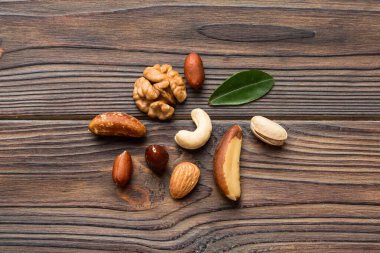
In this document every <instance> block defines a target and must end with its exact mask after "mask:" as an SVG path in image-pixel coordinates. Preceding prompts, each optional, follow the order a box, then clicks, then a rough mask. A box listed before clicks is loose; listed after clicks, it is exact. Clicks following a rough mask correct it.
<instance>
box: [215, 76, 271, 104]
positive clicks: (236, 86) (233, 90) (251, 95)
mask: <svg viewBox="0 0 380 253" xmlns="http://www.w3.org/2000/svg"><path fill="white" fill-rule="evenodd" d="M273 84H274V80H273V77H272V76H271V75H269V74H267V73H265V72H263V71H260V70H245V71H241V72H238V73H236V74H234V75H232V76H231V77H230V78H228V79H227V80H226V81H224V82H223V83H222V84H221V85H219V87H218V88H216V90H215V91H214V92H213V93H212V94H211V96H210V98H209V100H208V102H209V104H210V105H241V104H245V103H248V102H251V101H253V100H256V99H259V98H261V97H262V96H264V95H265V94H267V93H268V92H269V91H270V90H271V89H272V86H273Z"/></svg>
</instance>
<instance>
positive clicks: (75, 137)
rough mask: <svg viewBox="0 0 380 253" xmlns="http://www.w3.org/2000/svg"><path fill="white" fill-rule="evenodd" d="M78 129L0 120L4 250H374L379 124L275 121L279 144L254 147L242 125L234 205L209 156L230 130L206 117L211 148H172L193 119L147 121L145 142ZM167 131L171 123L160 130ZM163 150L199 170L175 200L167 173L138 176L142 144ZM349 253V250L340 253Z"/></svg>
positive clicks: (378, 220)
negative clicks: (118, 160) (282, 133)
mask: <svg viewBox="0 0 380 253" xmlns="http://www.w3.org/2000/svg"><path fill="white" fill-rule="evenodd" d="M87 123H88V122H87V121H59V120H57V121H47V120H45V121H0V192H1V193H2V197H1V198H0V245H1V247H2V248H0V249H2V250H12V247H20V249H24V250H26V251H29V247H30V251H32V250H35V251H38V249H40V247H43V248H45V251H49V250H55V249H56V250H61V249H62V251H64V250H65V251H69V250H70V249H73V250H74V249H76V250H78V249H81V250H101V249H102V250H107V251H110V250H116V251H123V250H127V249H128V250H139V251H160V250H162V251H168V250H174V249H177V250H181V251H184V252H193V251H198V252H204V251H207V252H209V251H215V250H216V249H220V250H221V249H223V250H235V251H236V252H244V251H246V250H247V249H257V250H262V251H265V250H273V251H274V252H287V251H291V250H293V251H294V250H303V249H304V250H305V251H306V252H317V250H318V249H326V250H327V249H330V251H331V252H347V251H348V250H351V251H355V250H356V251H368V252H370V251H371V250H373V251H376V250H378V249H379V247H380V246H379V243H378V242H379V240H380V233H379V232H380V215H379V214H380V197H379V196H380V185H379V183H378V182H379V181H380V173H379V171H380V163H379V161H380V144H379V143H380V142H379V140H380V139H379V136H380V135H379V133H380V122H378V121H366V122H363V121H355V122H347V121H324V122H314V121H309V122H302V121H281V123H282V124H283V125H284V127H285V128H286V129H287V131H288V133H289V140H288V141H287V144H286V145H285V146H284V147H282V148H272V147H270V146H267V145H266V144H264V143H262V142H260V141H258V140H257V139H255V138H254V137H253V136H252V134H251V132H250V130H249V122H248V121H237V122H236V123H238V124H240V125H241V126H242V127H243V130H244V140H243V142H244V146H243V150H242V157H241V171H242V175H241V176H242V178H241V179H242V189H243V195H242V199H241V201H240V202H239V203H237V204H234V203H231V202H229V201H228V200H226V199H225V198H223V197H222V196H221V194H220V193H219V191H218V190H217V188H216V186H215V184H214V180H213V177H212V154H213V152H214V148H215V145H216V143H217V142H218V140H219V139H220V137H221V135H222V134H223V132H224V131H225V130H226V129H227V127H228V126H230V125H231V123H227V122H226V121H214V129H215V130H214V132H213V135H212V138H211V140H210V141H209V143H208V144H207V145H206V146H205V147H204V148H202V149H200V150H197V151H191V152H189V151H185V150H182V149H181V148H179V147H178V146H176V145H175V143H174V141H173V140H172V138H173V136H174V134H175V133H176V131H178V130H179V129H191V128H192V123H191V122H190V121H183V120H177V121H173V122H171V123H160V124H157V123H154V122H151V121H147V122H145V123H147V127H148V130H149V131H148V137H147V138H145V139H144V140H134V141H131V140H125V139H120V138H96V137H94V136H92V135H91V134H90V133H88V132H87V129H86V124H87ZM169 125H170V127H168V126H169ZM153 143H161V144H164V145H165V146H166V147H167V149H168V151H169V153H170V165H169V167H170V168H172V167H173V166H174V165H175V164H176V163H178V162H180V161H183V160H187V161H192V162H195V163H197V164H198V165H199V166H200V167H201V170H202V174H201V179H200V183H199V185H198V186H197V187H196V189H195V191H194V192H193V193H191V194H190V195H189V196H188V197H187V198H185V199H184V200H181V201H174V200H172V199H171V198H170V196H169V193H168V180H169V175H170V171H171V169H168V172H167V173H166V174H164V175H163V176H162V177H158V176H156V175H155V174H153V173H151V172H150V171H149V169H147V168H146V165H145V162H144V158H143V154H144V148H145V147H146V146H147V145H149V144H153ZM123 149H128V150H129V151H130V153H131V154H132V156H133V160H134V167H135V171H134V176H133V179H132V182H131V184H130V185H129V186H128V187H127V188H126V189H125V190H120V189H117V188H116V187H115V186H114V184H113V182H112V180H111V176H110V170H111V166H112V161H113V158H114V156H115V155H116V154H118V153H120V152H121V151H122V150H123ZM348 252H349V251H348Z"/></svg>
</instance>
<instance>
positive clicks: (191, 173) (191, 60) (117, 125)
mask: <svg viewBox="0 0 380 253" xmlns="http://www.w3.org/2000/svg"><path fill="white" fill-rule="evenodd" d="M1 53H2V51H1V49H0V56H1ZM184 74H185V77H186V80H187V84H188V85H189V86H190V87H192V88H194V89H200V88H201V87H202V84H203V82H204V69H203V63H202V59H201V58H200V56H199V55H198V54H196V53H190V54H189V55H188V56H187V57H186V59H185V63H184ZM238 74H239V75H245V76H247V75H248V76H251V75H261V74H262V73H261V72H259V71H253V70H252V71H248V72H247V71H245V72H244V71H243V72H241V73H238ZM264 74H265V75H268V74H266V73H264ZM268 76H269V75H268ZM264 77H267V76H264ZM269 77H270V76H269ZM232 78H235V79H239V78H237V75H234V76H233V77H232ZM270 78H271V77H270ZM270 78H269V79H268V80H269V81H268V82H269V84H271V85H272V81H271V80H272V79H270ZM238 81H239V82H240V79H239V80H238ZM227 82H228V80H227ZM222 86H223V85H222ZM270 87H271V86H270ZM222 88H223V89H225V87H221V88H220V89H222ZM214 93H215V92H214ZM219 93H220V92H219ZM219 93H217V95H223V92H222V94H219ZM186 96H187V94H186V86H185V83H184V81H183V79H182V77H181V76H180V75H179V73H178V72H177V71H174V70H173V68H172V66H170V65H168V64H163V65H159V64H156V65H154V66H153V67H147V68H145V70H144V73H143V77H140V78H139V79H137V80H136V82H135V84H134V90H133V99H134V100H135V103H136V106H137V107H138V108H139V109H140V110H141V111H142V112H144V113H146V114H147V115H148V116H149V117H150V118H158V119H160V120H167V119H170V118H171V117H172V116H173V114H174V107H173V106H174V105H175V104H176V103H182V102H184V101H185V99H186ZM223 96H224V95H223ZM237 99H240V98H239V97H237ZM225 100H226V101H227V102H230V101H229V100H228V99H225ZM226 101H224V102H223V103H226ZM233 102H234V101H233ZM223 103H221V104H223ZM211 104H214V105H215V102H213V103H211ZM233 104H238V103H235V102H234V103H233ZM191 118H192V120H193V121H194V123H195V125H196V127H197V128H196V129H195V130H194V131H188V130H180V131H179V132H178V133H177V134H176V135H175V138H174V139H175V142H176V143H177V144H178V145H179V146H181V147H182V148H185V149H198V148H200V147H202V146H203V145H205V144H206V143H207V141H208V140H209V138H210V136H211V133H212V124H211V119H210V117H209V116H208V114H207V113H206V112H205V111H204V110H202V109H200V108H196V109H194V110H192V112H191ZM88 128H89V130H90V131H91V132H92V133H93V134H96V135H102V136H124V137H144V136H145V135H146V128H145V126H144V124H143V123H141V122H140V121H139V120H138V119H136V118H134V117H132V116H130V115H128V114H126V113H121V112H107V113H103V114H99V115H97V116H96V117H95V118H94V119H93V120H92V121H91V122H90V124H89V126H88ZM251 130H252V132H253V134H254V135H255V136H257V138H259V139H260V140H262V141H264V142H266V143H268V144H271V145H275V146H281V145H283V144H284V142H285V140H286V139H287V133H286V131H285V129H284V128H283V127H281V126H280V125H279V124H277V123H275V122H274V121H271V120H269V119H267V118H264V117H262V116H255V117H253V118H252V119H251ZM242 139H243V131H242V129H241V127H240V126H239V125H234V126H232V127H231V128H229V129H228V130H227V131H226V132H225V133H224V135H223V137H222V139H221V140H220V142H219V144H218V145H217V147H216V149H215V153H214V157H213V172H214V178H215V182H216V185H217V186H218V187H219V188H220V190H221V192H222V193H223V194H224V195H225V196H226V197H227V198H229V199H231V200H233V201H237V200H239V199H240V194H241V189H240V161H239V160H240V151H241V147H242ZM145 161H146V164H147V165H148V167H149V168H150V169H151V170H152V171H154V172H155V173H156V174H158V175H161V174H162V173H164V172H165V170H166V166H167V164H168V161H169V154H168V152H167V151H166V149H165V147H163V146H160V145H150V146H148V147H147V148H146V150H145ZM132 172H133V164H132V158H131V156H130V154H129V153H128V152H127V151H124V152H123V153H121V154H120V155H118V156H116V158H115V161H114V164H113V169H112V179H113V181H114V182H115V183H116V184H117V185H118V186H119V187H124V186H126V185H127V184H128V182H129V181H130V179H131V177H132ZM199 177H200V169H199V168H198V167H197V166H196V165H195V164H193V163H190V162H182V163H179V164H178V165H177V166H176V167H175V168H174V170H173V172H172V175H171V177H170V185H169V191H170V195H171V197H172V198H173V199H180V198H183V197H185V196H186V195H187V194H189V193H190V192H191V191H192V190H193V189H194V187H195V186H196V185H197V183H198V180H199Z"/></svg>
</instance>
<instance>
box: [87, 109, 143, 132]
mask: <svg viewBox="0 0 380 253" xmlns="http://www.w3.org/2000/svg"><path fill="white" fill-rule="evenodd" d="M88 129H89V130H90V131H91V132H92V133H93V134H96V135H101V136H124V137H136V138H137V137H144V136H145V135H146V128H145V126H144V124H143V123H141V122H140V121H139V120H138V119H136V118H135V117H133V116H131V115H129V114H126V113H122V112H106V113H102V114H99V115H97V116H96V117H95V118H93V119H92V120H91V122H90V124H89V125H88Z"/></svg>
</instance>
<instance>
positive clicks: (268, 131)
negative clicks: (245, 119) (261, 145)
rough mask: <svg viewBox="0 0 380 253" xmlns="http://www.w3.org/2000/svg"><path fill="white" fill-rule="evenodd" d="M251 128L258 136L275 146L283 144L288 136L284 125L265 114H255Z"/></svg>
mask: <svg viewBox="0 0 380 253" xmlns="http://www.w3.org/2000/svg"><path fill="white" fill-rule="evenodd" d="M251 130H252V132H253V134H254V135H256V137H257V138H259V139H260V140H262V141H263V142H265V143H268V144H270V145H274V146H282V145H283V144H284V143H285V140H286V139H287V138H288V134H287V132H286V130H285V129H284V128H283V127H282V126H280V125H279V124H277V123H276V122H274V121H272V120H270V119H267V118H265V117H263V116H254V117H253V118H252V119H251Z"/></svg>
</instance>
